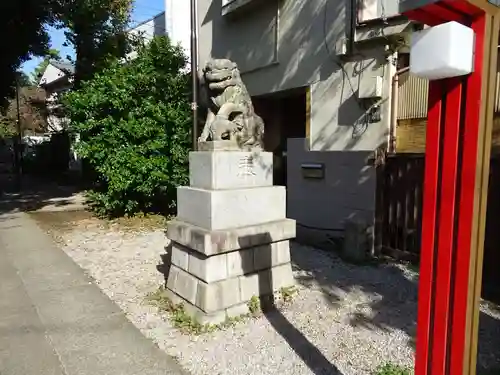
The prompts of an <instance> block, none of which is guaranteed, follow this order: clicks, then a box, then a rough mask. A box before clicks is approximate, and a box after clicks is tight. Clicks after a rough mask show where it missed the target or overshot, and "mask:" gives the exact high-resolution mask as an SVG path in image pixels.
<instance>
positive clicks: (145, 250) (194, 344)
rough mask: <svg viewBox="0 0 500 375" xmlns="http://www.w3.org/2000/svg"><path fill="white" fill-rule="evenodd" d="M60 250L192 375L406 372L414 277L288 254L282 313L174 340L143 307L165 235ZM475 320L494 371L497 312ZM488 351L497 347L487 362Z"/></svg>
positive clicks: (80, 240) (299, 249) (106, 233)
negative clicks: (288, 300) (290, 273)
mask: <svg viewBox="0 0 500 375" xmlns="http://www.w3.org/2000/svg"><path fill="white" fill-rule="evenodd" d="M60 236H61V237H60V240H61V242H60V243H61V246H62V248H63V250H64V251H65V252H66V253H67V254H68V255H69V256H71V257H72V258H73V259H74V260H75V261H76V262H77V263H78V264H79V265H80V266H81V267H82V268H84V269H86V270H87V271H88V273H89V274H90V275H91V276H92V277H94V278H95V280H96V282H97V283H98V285H99V286H100V287H101V288H102V290H103V291H104V292H105V293H106V294H107V295H108V296H109V297H110V298H111V299H112V300H114V301H115V302H116V303H117V304H118V305H119V306H120V307H121V308H122V309H123V310H124V311H125V312H126V313H127V315H128V317H129V319H130V320H131V321H132V322H133V323H134V324H135V325H136V326H137V327H138V328H139V329H140V330H141V331H142V332H143V333H144V334H145V335H146V336H148V337H151V338H152V339H153V340H154V341H155V342H156V343H157V344H158V345H159V347H160V348H162V349H164V350H165V351H166V352H167V353H168V354H170V355H172V356H175V357H177V358H178V360H179V361H180V363H181V365H183V366H184V367H185V369H187V370H188V371H190V372H191V373H192V374H193V375H214V374H217V375H226V374H227V375H246V374H248V375H250V374H251V375H257V374H259V375H260V374H262V375H265V374H269V375H271V374H272V375H275V374H288V375H299V374H300V375H302V374H304V375H305V374H316V375H318V374H342V375H365V374H371V373H372V371H373V370H374V369H375V368H376V367H377V366H378V365H380V364H384V363H386V362H392V363H396V364H401V365H405V366H411V365H412V363H413V360H414V356H413V349H412V339H411V337H412V333H413V332H414V330H415V316H416V306H417V298H416V296H417V292H416V274H415V273H414V272H412V271H411V270H409V269H407V268H405V267H403V266H399V265H384V266H377V267H373V266H364V267H360V266H352V265H348V264H345V263H343V262H342V261H340V260H339V259H338V258H336V257H335V256H333V255H330V254H328V253H325V252H322V251H319V250H315V249H312V248H307V247H304V246H300V245H297V244H294V245H293V250H292V258H293V261H294V273H295V276H296V279H297V281H298V285H299V290H300V291H299V294H298V296H297V297H296V298H295V300H294V303H293V305H292V306H291V307H289V308H288V309H287V310H286V311H284V312H281V313H280V312H275V313H272V314H269V315H268V316H263V317H261V318H259V319H255V320H251V321H248V322H246V323H240V324H238V325H237V326H236V327H234V328H232V329H229V330H227V331H220V332H215V333H213V334H210V335H206V336H199V337H190V336H186V335H183V334H181V333H180V332H178V331H177V330H176V329H175V328H173V327H172V326H171V324H170V323H169V322H168V320H165V318H164V317H162V316H160V315H159V313H158V312H157V310H156V309H155V308H154V307H152V306H149V305H147V304H146V303H145V302H144V298H145V295H146V294H147V293H148V292H151V291H154V290H156V288H158V286H159V285H161V284H162V283H163V276H162V274H161V273H160V272H158V270H157V266H158V265H159V264H161V255H162V254H164V247H165V246H166V245H167V244H168V241H167V239H166V238H165V236H164V233H163V231H161V230H157V231H152V232H145V233H131V232H123V231H119V230H117V229H115V230H110V229H104V227H98V226H97V225H95V226H88V225H87V226H86V227H85V228H78V227H75V229H73V230H72V231H69V232H66V231H65V232H63V233H60ZM484 310H485V311H486V310H488V312H487V314H483V315H484V319H483V318H482V321H481V323H482V324H483V323H484V324H483V325H482V327H481V332H482V335H483V336H484V339H483V338H482V339H481V341H480V342H481V354H480V357H479V358H480V361H481V362H482V363H483V364H484V365H486V366H500V361H499V359H498V357H495V354H496V355H498V348H500V312H498V311H496V312H495V311H494V310H492V309H488V308H486V307H485V308H484ZM491 348H496V353H494V352H493V351H492V350H491Z"/></svg>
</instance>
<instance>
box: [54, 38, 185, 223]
mask: <svg viewBox="0 0 500 375" xmlns="http://www.w3.org/2000/svg"><path fill="white" fill-rule="evenodd" d="M185 64H186V57H185V55H184V53H183V51H182V49H181V48H180V47H177V46H173V45H172V44H171V43H170V41H169V39H168V38H167V37H157V38H155V39H153V40H152V41H151V42H150V43H149V44H148V45H146V46H144V45H143V46H140V47H139V48H138V54H137V57H136V58H135V59H133V60H130V61H127V62H125V63H124V62H119V61H117V62H113V63H111V64H110V66H109V67H108V68H107V69H105V70H104V71H102V72H101V73H99V74H97V75H96V76H95V77H94V78H93V79H92V80H90V81H87V82H85V83H84V84H83V86H82V87H81V88H80V89H79V90H76V91H73V92H71V93H69V94H68V95H67V96H66V97H65V98H64V104H65V107H66V110H67V112H68V117H69V119H70V130H71V131H72V132H75V133H79V134H80V142H79V143H78V144H77V152H78V153H79V154H80V155H81V157H82V158H83V159H86V160H87V161H88V162H89V163H90V164H91V165H92V167H93V168H94V169H95V172H96V173H95V175H96V176H95V178H96V180H97V181H96V186H95V188H94V189H93V190H92V191H91V192H90V195H89V197H90V199H91V201H92V202H93V205H94V207H95V209H96V210H97V211H98V213H100V214H104V215H107V216H113V217H117V216H123V215H133V214H135V213H138V212H143V213H146V212H153V211H154V212H158V211H165V210H167V209H172V208H174V207H175V197H176V187H177V186H178V185H183V184H186V182H187V181H188V162H187V161H188V151H189V148H190V135H189V133H190V120H189V118H190V108H189V89H188V88H189V79H188V76H187V75H186V74H185V73H182V72H181V70H182V68H183V67H184V66H185Z"/></svg>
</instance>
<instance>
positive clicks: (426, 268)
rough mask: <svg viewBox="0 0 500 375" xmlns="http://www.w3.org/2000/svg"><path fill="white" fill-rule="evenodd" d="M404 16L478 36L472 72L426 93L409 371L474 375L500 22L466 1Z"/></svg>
mask: <svg viewBox="0 0 500 375" xmlns="http://www.w3.org/2000/svg"><path fill="white" fill-rule="evenodd" d="M408 16H409V17H410V18H413V19H417V20H419V21H423V22H426V23H428V24H430V25H433V24H437V23H443V22H447V21H451V20H455V21H458V22H461V23H463V24H466V25H468V26H470V27H472V28H473V30H474V31H475V36H476V42H475V57H474V72H473V73H472V74H470V75H468V76H463V77H456V78H451V79H445V80H439V81H431V82H430V87H429V109H428V121H427V135H426V158H425V163H426V165H425V180H424V202H423V222H422V245H421V246H422V247H421V261H420V280H419V306H418V321H417V342H416V344H417V346H416V363H415V374H416V375H472V374H475V366H476V356H477V354H476V353H477V352H476V351H477V324H478V313H479V306H478V304H479V293H480V283H481V264H482V250H483V242H484V221H485V214H486V209H485V208H486V198H487V197H486V195H487V176H488V170H489V154H490V143H491V123H492V119H493V107H492V101H493V100H492V98H491V96H492V95H494V94H493V90H492V85H495V81H494V80H493V83H490V81H492V77H494V73H495V72H494V71H492V69H493V66H494V69H495V70H496V41H497V40H498V21H497V20H496V18H497V17H496V16H495V17H494V16H492V15H490V14H488V13H487V12H485V11H484V10H482V9H478V8H477V7H475V6H472V5H471V4H470V3H468V2H466V1H462V2H459V1H446V2H444V1H443V2H439V3H434V4H431V5H430V6H427V7H426V8H424V9H417V10H416V11H412V12H411V14H408ZM493 34H494V35H495V37H494V38H493V37H492V35H493ZM494 41H495V43H494ZM488 111H489V112H488Z"/></svg>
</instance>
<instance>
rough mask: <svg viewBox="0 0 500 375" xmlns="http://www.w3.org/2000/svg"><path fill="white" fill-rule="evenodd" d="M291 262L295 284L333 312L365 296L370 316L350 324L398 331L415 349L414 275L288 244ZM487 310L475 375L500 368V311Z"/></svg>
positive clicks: (483, 315) (354, 318) (354, 317)
mask: <svg viewBox="0 0 500 375" xmlns="http://www.w3.org/2000/svg"><path fill="white" fill-rule="evenodd" d="M292 260H293V266H294V271H295V272H296V275H298V277H297V281H298V282H299V283H300V284H302V285H304V286H308V287H310V286H312V285H316V286H317V287H319V288H320V290H321V291H322V293H323V296H324V298H325V299H326V300H327V301H328V302H329V304H330V305H331V306H332V308H336V307H337V306H339V305H340V302H341V301H342V299H343V298H345V297H346V295H347V294H348V293H364V294H365V295H369V296H370V297H369V300H370V302H369V303H368V304H369V307H370V309H371V313H370V314H369V315H368V314H367V315H363V314H362V313H357V314H354V315H352V316H351V317H350V319H349V323H350V324H351V325H353V326H360V325H361V326H364V327H366V328H368V329H370V328H375V327H376V328H379V329H397V330H401V331H403V332H405V333H407V334H408V335H409V336H410V337H412V342H411V343H412V344H413V345H414V338H415V334H416V318H417V304H418V275H417V274H416V273H415V272H413V271H411V270H407V269H405V267H400V266H397V265H395V264H390V263H385V264H376V265H373V264H372V265H366V266H363V265H352V264H348V263H345V262H343V261H341V260H340V258H338V257H337V256H336V255H334V254H332V253H328V252H324V251H320V250H313V249H311V251H304V247H299V246H296V245H295V246H292ZM484 306H486V305H484ZM495 309H498V310H497V311H496V312H495ZM487 310H488V311H489V312H488V313H485V312H481V316H480V328H479V353H478V375H482V374H485V375H486V374H490V373H492V372H491V371H493V370H494V369H499V368H500V309H499V308H498V306H496V305H493V304H489V305H488V307H487Z"/></svg>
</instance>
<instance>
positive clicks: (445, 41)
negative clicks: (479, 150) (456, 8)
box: [410, 21, 474, 80]
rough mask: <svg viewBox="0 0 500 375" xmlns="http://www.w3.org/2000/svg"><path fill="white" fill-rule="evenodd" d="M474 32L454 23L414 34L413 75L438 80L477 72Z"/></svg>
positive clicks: (411, 61)
mask: <svg viewBox="0 0 500 375" xmlns="http://www.w3.org/2000/svg"><path fill="white" fill-rule="evenodd" d="M473 61H474V31H473V30H472V29H471V28H470V27H467V26H464V25H462V24H460V23H458V22H455V21H452V22H447V23H443V24H441V25H437V26H434V27H431V28H428V29H425V30H422V31H418V32H416V33H413V34H412V38H411V47H410V73H412V74H414V75H416V76H417V77H421V78H425V79H429V80H435V79H443V78H450V77H457V76H463V75H466V74H469V73H471V72H472V70H473Z"/></svg>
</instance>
